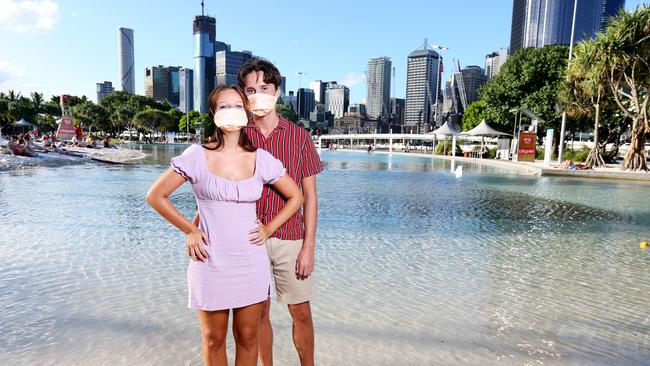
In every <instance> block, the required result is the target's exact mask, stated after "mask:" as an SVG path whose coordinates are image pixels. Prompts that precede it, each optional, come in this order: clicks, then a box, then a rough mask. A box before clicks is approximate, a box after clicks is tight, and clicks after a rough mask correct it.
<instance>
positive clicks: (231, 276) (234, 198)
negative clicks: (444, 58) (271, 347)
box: [147, 86, 303, 365]
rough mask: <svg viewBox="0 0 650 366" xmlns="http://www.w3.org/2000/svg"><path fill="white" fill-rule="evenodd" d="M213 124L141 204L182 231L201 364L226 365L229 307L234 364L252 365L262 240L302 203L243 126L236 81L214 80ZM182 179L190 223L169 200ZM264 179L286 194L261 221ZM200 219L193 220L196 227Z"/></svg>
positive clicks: (263, 284) (263, 293) (261, 292)
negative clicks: (192, 214)
mask: <svg viewBox="0 0 650 366" xmlns="http://www.w3.org/2000/svg"><path fill="white" fill-rule="evenodd" d="M208 99H209V106H210V111H209V116H210V118H211V119H212V120H213V121H214V122H215V124H216V125H217V129H216V131H215V134H214V135H213V136H212V139H211V141H213V142H210V143H208V144H207V145H198V144H195V145H191V146H190V147H188V148H187V149H186V150H185V151H184V152H183V154H182V155H180V156H177V157H175V158H173V159H172V161H171V168H169V169H168V170H167V171H165V173H163V174H162V175H161V176H160V178H158V180H157V181H156V182H155V183H154V184H153V186H152V187H151V188H150V189H149V192H148V193H147V202H148V203H149V204H150V205H151V206H152V207H153V208H154V209H155V210H156V211H158V212H159V213H160V214H161V215H162V216H163V217H164V218H165V219H167V220H168V221H169V222H170V223H172V224H173V225H174V226H176V227H177V228H179V229H180V230H182V231H183V232H184V233H185V234H187V238H186V245H187V251H188V255H189V257H190V258H191V261H190V264H189V267H188V270H187V282H188V287H189V296H188V302H189V307H190V308H193V309H198V310H199V312H198V313H199V321H200V325H201V334H202V338H203V355H204V358H205V363H206V365H227V362H228V361H227V357H226V348H225V339H226V334H227V327H228V316H229V309H233V334H234V336H235V343H236V364H237V365H255V364H256V362H257V347H258V344H257V333H258V328H259V323H260V316H261V311H262V301H264V300H266V299H267V298H268V297H269V293H270V285H271V271H270V267H269V259H268V255H267V252H266V248H265V246H264V245H261V244H263V243H264V242H265V241H266V239H267V238H268V237H269V236H270V235H272V234H273V233H274V232H275V231H276V230H277V229H278V228H279V227H280V226H281V225H282V224H283V223H284V222H285V221H287V220H288V219H289V217H291V216H292V215H293V214H294V213H295V212H296V211H298V209H299V208H300V206H301V205H302V200H303V199H302V194H301V192H300V190H299V189H298V187H297V185H296V184H295V183H294V181H293V180H292V179H291V178H290V177H289V176H288V175H287V174H285V169H284V167H283V166H282V163H281V162H280V161H279V160H277V159H275V158H274V157H273V156H272V155H271V154H269V153H268V152H266V151H264V150H261V149H256V148H254V147H253V145H252V144H251V143H250V141H249V140H248V138H247V137H246V134H245V133H243V132H242V131H241V129H242V128H243V127H244V126H246V124H247V123H248V114H247V112H248V99H247V98H246V95H245V94H244V93H243V92H242V91H241V90H240V89H239V88H237V87H235V86H218V87H217V88H216V89H215V90H214V91H212V93H211V94H210V96H209V98H208ZM186 180H188V181H189V182H190V183H191V184H192V189H193V191H194V195H195V197H196V202H197V204H198V210H199V213H200V215H199V217H200V219H198V220H197V221H196V222H191V221H190V220H188V219H187V218H186V217H184V216H183V215H182V214H181V213H180V212H178V210H177V209H176V208H175V207H174V206H173V205H172V204H171V202H170V201H169V200H168V196H169V195H170V194H171V193H172V192H174V191H175V190H176V189H177V188H178V187H180V186H181V185H182V184H183V183H184V182H185V181H186ZM264 184H271V185H273V188H274V189H276V190H277V191H278V192H280V193H281V194H282V195H283V196H284V197H285V198H286V200H287V202H286V205H285V206H284V208H283V209H282V211H281V212H280V214H279V215H278V216H276V217H275V218H274V219H273V220H272V221H270V222H268V223H267V224H266V225H264V224H262V223H261V222H260V221H259V220H257V217H256V211H255V210H256V208H255V203H256V201H257V200H258V199H259V198H260V196H261V194H262V188H263V185H264ZM197 224H198V225H197Z"/></svg>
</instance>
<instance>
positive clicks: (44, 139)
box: [41, 135, 52, 148]
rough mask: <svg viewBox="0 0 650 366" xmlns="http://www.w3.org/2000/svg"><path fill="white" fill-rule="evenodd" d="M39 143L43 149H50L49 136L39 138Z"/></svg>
mask: <svg viewBox="0 0 650 366" xmlns="http://www.w3.org/2000/svg"><path fill="white" fill-rule="evenodd" d="M41 143H42V144H43V147H45V148H50V147H52V138H51V137H50V135H43V137H42V138H41Z"/></svg>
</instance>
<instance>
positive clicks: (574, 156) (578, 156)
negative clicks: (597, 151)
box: [562, 146, 589, 162]
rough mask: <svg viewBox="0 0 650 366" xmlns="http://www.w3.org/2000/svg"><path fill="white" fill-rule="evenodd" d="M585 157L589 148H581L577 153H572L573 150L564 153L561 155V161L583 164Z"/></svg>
mask: <svg viewBox="0 0 650 366" xmlns="http://www.w3.org/2000/svg"><path fill="white" fill-rule="evenodd" d="M587 156H589V148H587V147H586V146H583V148H582V149H580V150H578V151H573V150H566V151H564V153H563V154H562V159H563V160H573V161H581V162H584V161H586V160H587Z"/></svg>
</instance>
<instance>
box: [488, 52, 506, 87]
mask: <svg viewBox="0 0 650 366" xmlns="http://www.w3.org/2000/svg"><path fill="white" fill-rule="evenodd" d="M507 59H508V49H507V48H502V49H500V50H498V51H496V52H492V53H490V54H488V55H486V56H485V75H486V76H487V77H488V79H491V78H492V77H494V75H496V74H498V73H499V70H501V66H503V64H504V63H505V62H506V60H507Z"/></svg>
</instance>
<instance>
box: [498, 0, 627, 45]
mask: <svg viewBox="0 0 650 366" xmlns="http://www.w3.org/2000/svg"><path fill="white" fill-rule="evenodd" d="M624 6H625V0H581V1H578V6H577V9H576V25H575V38H574V42H580V41H582V40H584V39H589V38H593V37H594V36H595V35H596V33H597V32H600V31H602V30H604V27H605V26H606V24H607V22H608V20H609V18H610V17H612V16H615V15H616V14H617V13H618V11H619V10H620V9H622V8H623V7H624ZM573 7H574V0H514V2H513V10H512V29H511V33H510V53H514V52H516V51H517V50H519V49H522V48H527V47H535V48H539V47H543V46H546V45H549V44H565V45H568V44H569V43H571V25H572V21H573Z"/></svg>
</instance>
